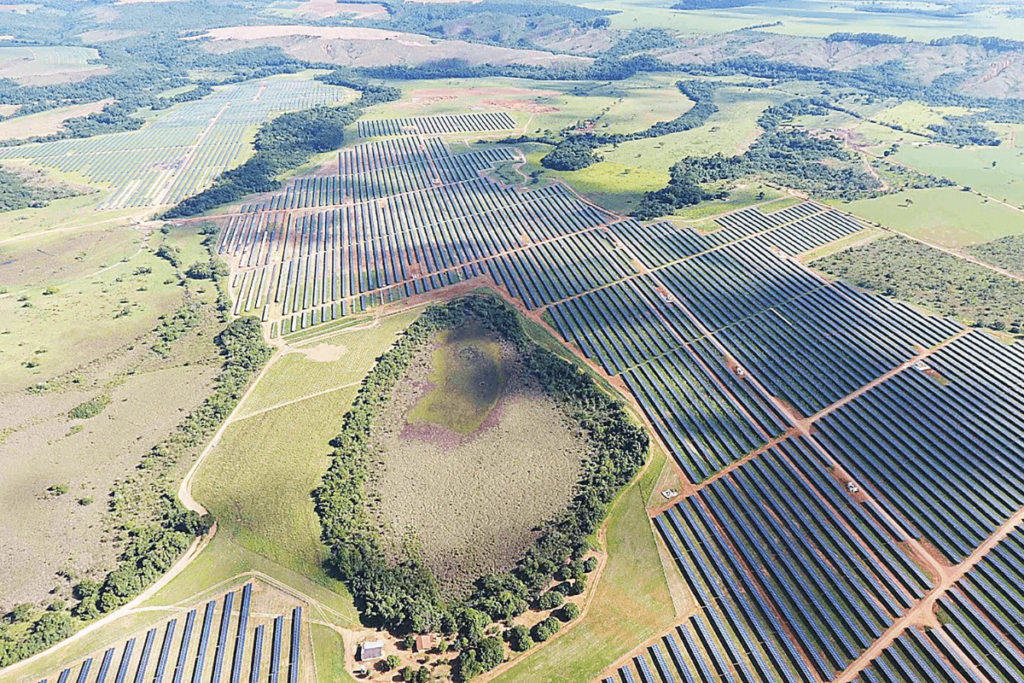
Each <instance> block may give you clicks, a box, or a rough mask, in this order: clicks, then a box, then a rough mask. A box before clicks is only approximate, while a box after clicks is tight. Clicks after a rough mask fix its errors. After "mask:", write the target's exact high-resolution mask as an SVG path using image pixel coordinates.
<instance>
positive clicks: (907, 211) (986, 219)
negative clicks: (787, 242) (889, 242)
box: [842, 187, 1024, 248]
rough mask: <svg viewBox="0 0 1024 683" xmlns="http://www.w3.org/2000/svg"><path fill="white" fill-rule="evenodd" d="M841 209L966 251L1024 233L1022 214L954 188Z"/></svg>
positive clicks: (914, 192) (862, 202)
mask: <svg viewBox="0 0 1024 683" xmlns="http://www.w3.org/2000/svg"><path fill="white" fill-rule="evenodd" d="M842 208H843V209H844V210H846V211H850V212H851V213H854V214H856V215H858V216H861V217H863V218H866V219H867V220H869V221H872V222H874V223H881V224H882V225H884V226H886V227H889V228H892V229H893V230H896V231H898V232H902V233H906V234H907V235H910V236H911V237H916V238H918V239H923V240H925V241H927V242H931V243H933V244H938V245H941V246H944V247H954V248H958V247H966V246H971V245H974V244H979V243H981V242H988V241H990V240H994V239H997V238H999V237H1005V236H1007V235H1018V234H1021V233H1022V232H1024V221H1021V213H1020V212H1019V211H1016V210H1014V209H1011V208H1008V207H1006V206H1003V205H1001V204H999V203H997V202H995V201H991V200H987V199H985V198H984V197H979V196H978V195H976V194H974V193H971V192H964V191H963V190H960V189H957V188H955V187H943V188H936V189H930V190H908V191H905V192H898V193H896V194H891V195H886V196H884V197H877V198H875V199H858V200H856V201H853V202H850V203H849V204H844V205H842Z"/></svg>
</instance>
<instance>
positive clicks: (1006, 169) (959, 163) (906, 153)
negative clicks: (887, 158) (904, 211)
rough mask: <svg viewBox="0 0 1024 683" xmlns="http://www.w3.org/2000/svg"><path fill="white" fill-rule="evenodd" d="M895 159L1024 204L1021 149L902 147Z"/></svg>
mask: <svg viewBox="0 0 1024 683" xmlns="http://www.w3.org/2000/svg"><path fill="white" fill-rule="evenodd" d="M896 160H897V161H899V162H901V163H904V164H907V165H908V166H911V167H913V168H916V169H917V170H918V171H921V172H922V173H932V174H935V175H937V176H943V177H946V178H949V179H950V180H954V181H956V182H958V183H960V184H961V185H967V186H969V187H971V188H973V189H975V190H978V191H980V192H983V193H984V194H987V195H989V196H990V197H993V198H995V199H998V200H1000V201H1004V202H1006V203H1008V204H1013V205H1015V206H1024V150H1022V149H1017V148H1013V147H1008V146H1005V145H1000V146H999V147H964V148H963V149H958V148H956V147H947V146H945V145H929V146H926V147H915V146H903V147H901V148H900V151H899V153H898V154H896Z"/></svg>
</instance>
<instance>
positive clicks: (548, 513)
mask: <svg viewBox="0 0 1024 683" xmlns="http://www.w3.org/2000/svg"><path fill="white" fill-rule="evenodd" d="M499 346H500V357H501V362H502V365H503V367H504V368H505V377H506V384H505V388H504V390H503V391H502V394H501V396H500V397H499V399H498V402H497V404H496V406H495V408H494V409H492V411H491V413H490V414H489V415H488V416H487V418H486V419H485V420H484V423H483V424H482V425H481V427H480V428H479V429H478V430H477V431H476V432H474V433H473V434H470V435H468V436H463V435H461V434H458V433H455V432H453V431H450V430H447V429H444V428H441V427H438V426H430V425H426V426H415V427H411V426H410V425H409V424H408V423H407V421H406V416H407V415H408V413H409V411H410V410H411V409H412V408H413V407H414V406H415V405H416V404H417V403H418V402H419V401H420V399H421V398H422V397H423V396H424V395H425V394H426V392H427V391H429V389H430V388H431V384H430V379H429V378H430V374H431V371H432V369H433V361H432V359H433V354H434V351H435V349H436V346H435V345H433V344H426V345H424V346H423V347H421V348H420V349H418V350H417V352H416V355H415V357H414V359H413V361H412V362H411V363H410V369H409V371H408V373H407V374H406V376H405V377H404V378H403V379H402V380H400V381H399V382H398V384H397V385H396V387H395V389H394V392H393V394H392V397H391V401H390V402H389V405H388V407H387V408H386V409H385V410H384V411H383V413H382V414H381V415H380V417H379V418H378V419H377V424H376V425H375V427H374V434H373V441H374V444H375V445H376V447H377V449H378V453H379V454H380V456H379V457H380V461H379V463H378V464H377V471H376V472H375V473H374V478H375V481H376V498H377V500H378V502H376V503H375V510H374V512H375V514H376V515H377V519H378V520H379V521H380V522H381V526H382V528H383V530H384V533H385V537H386V539H387V540H388V541H389V543H390V544H391V545H392V550H391V555H392V557H397V556H398V552H399V551H398V548H400V546H401V543H402V541H403V539H405V538H406V537H407V535H408V534H409V532H412V533H413V534H414V535H415V538H416V540H417V547H418V548H420V549H421V552H422V554H423V560H424V562H425V563H426V565H427V566H428V567H429V568H430V569H431V571H432V572H433V573H434V575H435V576H436V577H437V580H438V583H439V585H440V587H441V589H442V592H443V593H444V594H445V595H459V594H464V593H465V592H466V591H468V590H469V589H470V588H471V586H472V582H473V581H474V580H475V579H476V578H478V577H480V576H482V575H484V574H487V573H489V572H501V571H505V570H508V569H510V568H511V567H512V566H513V565H514V564H515V562H516V561H517V560H518V559H519V558H520V557H522V556H523V554H525V552H526V551H527V550H528V549H529V548H530V546H531V545H532V544H533V543H534V542H535V540H536V532H535V531H534V529H535V528H536V527H537V526H538V525H540V524H542V523H543V522H544V521H545V520H548V519H551V518H552V517H554V516H556V515H558V514H559V513H560V512H561V511H563V510H564V509H565V506H566V504H567V503H568V502H569V500H570V498H571V496H572V492H573V490H574V488H575V485H576V482H577V480H578V477H579V473H580V466H581V463H582V461H583V460H584V458H585V457H586V455H587V448H586V444H585V442H583V441H582V440H580V439H579V438H577V428H576V427H575V425H573V424H572V423H571V422H570V421H569V420H568V419H567V418H566V417H565V415H564V414H563V413H562V411H561V409H560V408H559V407H558V406H557V405H556V404H555V402H554V401H553V399H551V397H549V396H548V395H547V394H546V392H545V391H544V390H543V388H542V387H541V386H540V385H539V383H538V382H537V380H536V379H534V378H533V377H532V376H531V375H530V374H529V372H528V370H527V369H526V366H525V364H524V363H523V361H522V359H521V358H520V357H519V355H518V352H517V351H516V350H515V348H514V347H512V346H511V345H509V344H507V343H504V342H501V343H500V344H499Z"/></svg>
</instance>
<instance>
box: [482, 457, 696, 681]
mask: <svg viewBox="0 0 1024 683" xmlns="http://www.w3.org/2000/svg"><path fill="white" fill-rule="evenodd" d="M664 457H665V456H664V454H661V455H660V456H658V455H657V454H656V455H655V457H654V459H652V461H651V463H650V464H649V465H648V468H647V470H646V471H645V472H644V476H643V477H642V478H641V479H640V480H639V481H637V482H635V483H634V484H633V485H632V486H630V487H629V488H628V489H626V490H625V491H624V492H623V493H622V494H621V495H620V497H619V499H618V501H617V503H616V505H615V508H614V509H613V510H612V513H611V515H610V517H609V520H608V533H607V539H606V543H607V548H606V550H607V552H608V564H607V566H606V567H605V570H604V574H603V575H602V577H601V582H600V583H599V584H598V586H597V589H596V591H597V592H596V594H595V595H594V598H593V602H592V603H591V605H590V609H589V611H588V612H587V614H586V616H585V617H583V619H582V620H581V621H580V623H578V624H577V625H576V626H575V627H574V628H573V629H572V630H571V631H569V632H568V633H566V634H565V635H564V636H561V637H559V638H558V639H557V640H555V641H553V642H552V643H551V644H550V645H547V646H545V647H543V648H541V649H540V650H538V651H537V652H534V653H532V654H531V655H530V656H529V657H527V658H525V659H524V660H523V661H521V662H520V663H518V664H516V665H515V666H513V667H512V668H511V669H509V670H508V671H507V672H505V673H504V674H502V675H500V676H498V677H497V678H495V679H494V680H495V681H496V682H498V683H519V682H520V681H521V682H522V683H541V682H551V683H556V682H557V683H586V681H589V680H592V679H593V678H594V677H596V676H597V675H598V674H599V673H600V672H601V671H602V670H603V669H604V668H605V667H607V666H608V665H609V664H611V663H612V662H614V661H615V660H616V659H618V658H619V657H620V656H622V655H623V654H625V653H627V652H629V651H630V650H632V649H633V648H634V647H636V645H637V643H639V642H641V641H643V640H645V639H647V638H649V637H651V636H653V635H655V634H657V633H659V632H661V631H663V630H665V629H667V628H669V627H670V626H671V625H672V623H673V621H674V620H675V618H676V612H675V608H674V606H673V602H672V595H671V594H670V592H669V587H668V583H667V582H666V579H665V572H664V569H663V567H662V564H661V559H660V558H659V555H658V547H657V543H656V541H655V538H654V531H653V529H652V527H651V522H650V519H649V518H648V516H647V511H646V509H645V505H644V501H645V500H646V497H647V494H648V493H649V492H650V491H651V489H652V488H653V487H654V484H655V482H656V481H657V479H658V476H659V474H660V472H661V467H662V465H663V464H664V460H663V459H664ZM659 460H660V462H659Z"/></svg>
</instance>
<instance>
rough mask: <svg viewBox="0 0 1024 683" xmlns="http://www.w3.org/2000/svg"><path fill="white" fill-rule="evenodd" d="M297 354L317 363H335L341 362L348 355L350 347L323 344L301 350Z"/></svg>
mask: <svg viewBox="0 0 1024 683" xmlns="http://www.w3.org/2000/svg"><path fill="white" fill-rule="evenodd" d="M296 353H301V354H302V355H304V356H305V357H306V360H311V361H314V362H316V363H333V362H334V361H337V360H341V359H342V358H343V357H344V356H345V355H346V354H347V353H348V347H346V346H342V345H341V344H327V343H322V344H317V345H316V346H311V347H309V348H299V349H297V351H296Z"/></svg>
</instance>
